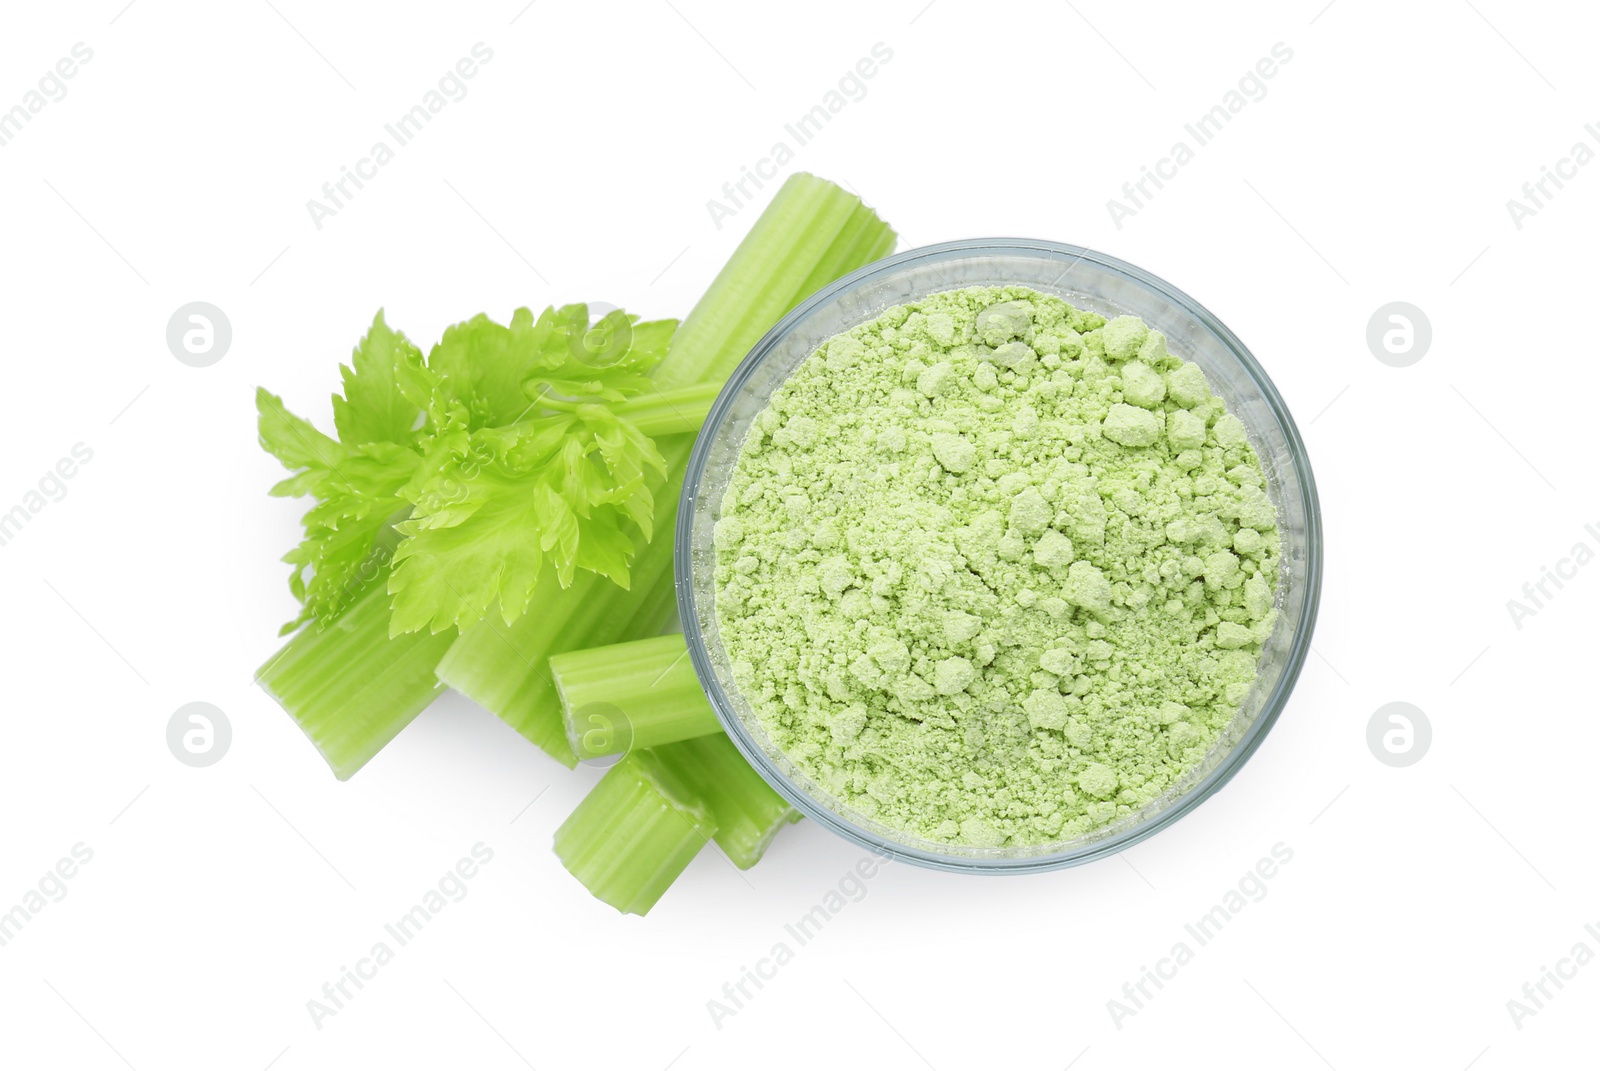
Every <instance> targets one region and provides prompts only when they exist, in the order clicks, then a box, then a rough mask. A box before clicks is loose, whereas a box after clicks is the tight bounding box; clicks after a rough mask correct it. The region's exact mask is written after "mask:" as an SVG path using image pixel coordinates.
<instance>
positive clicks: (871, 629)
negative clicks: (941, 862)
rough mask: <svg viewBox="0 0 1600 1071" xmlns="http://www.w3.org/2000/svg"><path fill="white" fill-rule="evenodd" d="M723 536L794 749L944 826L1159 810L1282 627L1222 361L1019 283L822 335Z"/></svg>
mask: <svg viewBox="0 0 1600 1071" xmlns="http://www.w3.org/2000/svg"><path fill="white" fill-rule="evenodd" d="M714 535H715V543H716V551H717V557H716V591H717V598H716V609H717V615H718V622H719V627H720V630H721V634H722V640H723V643H724V645H725V647H726V650H727V654H728V657H729V659H730V661H731V663H732V667H733V676H734V681H735V683H736V684H737V685H738V687H739V689H740V691H741V692H742V693H743V695H744V697H745V698H746V700H747V701H748V702H749V703H750V705H751V707H752V709H753V711H754V714H755V717H756V718H757V719H758V720H759V722H760V724H761V726H762V727H763V728H764V729H765V731H766V732H767V734H768V735H769V736H770V738H771V740H772V742H773V743H774V744H775V745H776V746H777V747H778V748H780V749H781V750H782V751H783V752H784V753H785V754H786V755H787V756H788V758H789V759H790V760H791V761H792V762H793V763H794V764H795V765H796V766H797V767H798V768H799V769H800V770H801V771H802V772H803V773H804V774H805V775H806V776H808V777H809V778H811V779H812V780H813V781H815V782H816V783H817V784H818V785H820V786H821V787H822V788H823V789H824V790H825V791H827V792H828V793H830V794H831V795H832V796H833V797H834V798H835V799H836V800H837V801H838V802H839V803H841V804H843V805H844V806H845V807H847V808H849V809H850V810H853V811H855V812H857V813H859V814H861V815H865V816H867V817H869V818H871V819H873V820H874V821H877V822H879V823H882V824H883V825H885V826H888V827H890V828H892V829H896V830H900V831H903V832H904V833H906V834H909V835H911V836H913V837H917V838H922V839H924V840H928V841H934V842H941V843H948V844H961V845H973V846H978V847H1000V846H1012V847H1015V846H1022V845H1039V844H1049V843H1053V842H1058V841H1063V840H1069V839H1072V838H1075V837H1078V836H1081V835H1083V834H1085V833H1088V832H1090V831H1092V830H1094V829H1097V828H1099V827H1101V826H1105V825H1107V824H1109V823H1111V822H1114V821H1116V820H1118V819H1119V818H1121V817H1123V816H1125V815H1128V814H1131V813H1132V812H1134V811H1136V810H1138V809H1139V808H1140V807H1142V806H1144V805H1145V804H1147V803H1149V802H1150V801H1152V800H1154V799H1155V798H1156V797H1158V796H1160V795H1161V793H1162V792H1163V791H1165V790H1166V789H1167V788H1168V787H1169V786H1171V785H1172V784H1173V783H1174V782H1175V781H1177V780H1178V779H1179V778H1181V777H1182V775H1183V774H1184V773H1185V772H1186V771H1187V770H1189V769H1190V768H1192V767H1193V766H1195V765H1196V764H1197V763H1198V762H1199V761H1200V760H1201V758H1202V757H1203V756H1204V755H1205V753H1206V751H1207V750H1208V749H1209V748H1210V746H1211V745H1212V743H1213V742H1214V741H1215V740H1216V739H1217V737H1218V735H1219V734H1220V733H1221V732H1222V730H1223V729H1224V728H1225V727H1226V726H1227V724H1228V723H1229V722H1230V721H1231V720H1232V719H1233V717H1234V715H1235V714H1236V713H1237V712H1238V709H1239V706H1240V703H1241V701H1242V700H1243V699H1244V696H1245V694H1246V693H1247V692H1248V691H1249V689H1250V686H1251V684H1252V682H1253V681H1254V680H1255V678H1256V672H1257V662H1258V659H1259V656H1260V652H1261V646H1262V644H1263V643H1264V642H1265V641H1266V639H1267V637H1268V635H1269V634H1270V632H1271V630H1272V627H1273V623H1274V620H1275V617H1276V611H1275V610H1274V608H1273V604H1274V600H1275V595H1276V590H1277V578H1278V556H1279V538H1278V529H1277V512H1276V510H1275V509H1274V507H1273V504H1272V502H1271V501H1270V500H1269V498H1268V496H1267V493H1266V491H1265V489H1264V479H1263V476H1262V470H1261V463H1260V460H1259V459H1258V458H1257V457H1256V454H1255V451H1254V450H1253V449H1252V448H1251V446H1250V443H1249V441H1248V439H1247V437H1246V434H1245V428H1244V425H1243V424H1242V423H1241V422H1240V421H1239V419H1238V418H1237V417H1235V416H1233V415H1232V414H1230V413H1229V412H1228V411H1227V407H1226V405H1225V404H1224V403H1223V402H1222V400H1221V399H1219V398H1217V397H1215V396H1214V395H1213V394H1212V393H1211V391H1210V389H1209V387H1208V386H1207V384H1206V379H1205V376H1204V374H1203V373H1202V372H1201V370H1200V368H1199V366H1198V365H1195V364H1193V363H1190V362H1184V361H1182V360H1181V359H1180V358H1178V357H1176V356H1174V355H1172V354H1170V353H1168V351H1167V346H1166V340H1165V338H1164V337H1163V336H1162V335H1161V333H1160V332H1158V331H1151V330H1149V329H1148V328H1147V327H1146V326H1145V324H1144V323H1143V322H1142V321H1141V320H1139V319H1137V318H1136V317H1132V316H1118V317H1116V318H1115V319H1113V320H1110V321H1109V322H1108V321H1107V320H1106V319H1105V318H1104V317H1102V316H1099V315H1097V314H1095V313H1091V312H1083V311H1080V310H1078V309H1075V308H1073V307H1072V306H1071V305H1069V304H1067V303H1066V302H1064V301H1062V300H1060V299H1058V298H1055V297H1050V296H1048V295H1045V294H1041V293H1037V292H1035V291H1033V290H1029V289H1026V288H1022V287H1000V288H983V287H972V288H968V289H964V290H955V291H949V292H946V293H940V294H934V295H931V296H929V297H927V298H925V299H923V300H921V301H918V302H916V303H915V304H909V305H898V306H895V307H893V308H891V309H888V310H887V311H886V312H884V313H883V314H882V315H880V316H879V317H878V318H877V319H875V320H873V321H871V322H869V323H865V324H862V325H861V326H859V327H856V328H853V329H851V330H850V331H847V332H845V333H844V334H841V335H837V336H835V337H834V338H831V339H829V340H828V341H827V342H826V343H824V344H823V345H822V346H821V347H820V348H819V349H818V350H817V352H816V353H814V354H812V355H811V356H810V357H808V358H807V359H806V360H805V361H804V362H803V363H802V364H801V365H800V366H799V367H798V368H797V369H796V370H795V371H794V373H793V374H792V375H791V376H790V377H789V379H788V380H787V381H786V382H785V383H784V384H783V385H782V386H781V387H780V388H779V389H778V390H777V391H776V392H775V393H774V394H773V396H772V399H771V401H770V403H769V405H768V406H767V408H766V409H765V410H763V411H762V412H761V413H760V414H759V415H758V416H757V417H756V420H755V422H754V424H753V425H752V427H751V429H750V431H749V434H748V436H747V438H746V440H745V442H744V444H743V446H742V449H741V452H740V454H739V457H738V460H737V463H736V465H735V470H734V473H733V476H732V481H731V483H730V485H729V487H728V491H727V495H726V497H725V498H724V499H723V502H722V512H721V519H720V520H718V521H717V524H716V527H715V530H714Z"/></svg>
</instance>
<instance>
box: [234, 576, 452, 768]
mask: <svg viewBox="0 0 1600 1071" xmlns="http://www.w3.org/2000/svg"><path fill="white" fill-rule="evenodd" d="M387 581H388V570H387V569H385V570H384V571H383V573H382V575H380V576H378V577H377V578H375V579H374V580H373V581H372V582H371V583H369V584H367V585H366V587H365V588H364V589H363V590H362V592H361V593H360V594H359V595H358V596H357V597H356V599H355V600H354V601H353V602H352V603H351V604H350V605H349V606H348V607H347V608H345V610H344V611H343V612H342V613H340V614H339V616H338V617H337V618H335V619H334V620H333V621H332V622H331V623H329V624H328V625H327V626H325V627H321V628H319V627H318V626H317V625H315V624H310V625H307V626H306V627H304V628H302V629H301V630H300V631H299V632H297V633H295V634H294V636H293V637H291V638H290V640H289V642H288V643H286V644H284V646H283V647H282V649H280V650H279V651H278V653H277V654H275V655H273V656H272V658H271V659H270V660H269V661H268V662H267V664H266V665H264V666H262V667H261V668H260V669H259V670H257V671H256V681H257V682H258V683H259V684H260V685H261V686H262V687H263V688H265V689H266V691H267V694H269V695H271V696H272V698H274V699H276V700H277V701H278V704H279V705H280V706H282V707H283V709H284V710H286V711H288V712H289V713H290V715H292V716H293V717H294V720H295V722H296V723H297V724H298V725H299V726H300V728H301V729H302V730H303V731H304V732H305V734H306V735H307V736H309V737H310V738H311V742H312V743H313V744H315V745H316V746H317V750H318V751H320V752H321V753H322V757H323V758H324V759H326V760H327V762H328V765H329V766H331V767H333V773H334V776H335V777H337V778H338V779H339V780H341V781H343V780H346V779H347V778H349V777H350V775H351V774H353V773H355V772H356V771H357V770H359V769H361V767H362V766H363V765H364V764H365V763H366V762H367V760H368V759H370V758H372V756H374V755H376V754H377V753H378V751H379V749H381V748H382V747H383V746H384V745H385V744H387V743H388V742H389V741H390V740H393V739H394V737H395V734H396V733H398V732H399V731H400V730H401V729H404V728H405V727H406V726H407V725H409V724H410V723H411V720H412V719H413V718H415V717H416V716H417V715H418V714H420V713H422V710H423V708H425V707H426V706H427V705H428V704H429V703H431V702H433V700H434V699H435V697H437V696H438V695H439V693H440V692H442V691H443V690H444V685H442V684H440V683H439V682H438V680H437V679H436V678H435V677H434V672H433V667H434V666H435V665H437V664H438V661H439V659H440V658H442V657H443V656H444V652H445V651H446V650H448V649H449V647H450V644H451V643H452V642H453V641H454V636H453V634H450V633H441V634H438V635H432V634H429V633H426V632H418V633H410V634H408V635H404V636H397V637H394V638H390V636H389V595H388V590H387Z"/></svg>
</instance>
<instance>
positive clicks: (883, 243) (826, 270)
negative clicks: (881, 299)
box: [653, 173, 895, 390]
mask: <svg viewBox="0 0 1600 1071" xmlns="http://www.w3.org/2000/svg"><path fill="white" fill-rule="evenodd" d="M894 243H895V233H894V231H893V230H891V229H890V227H889V225H888V224H886V223H884V222H883V221H882V220H880V219H879V218H878V216H877V213H875V212H873V211H872V209H870V208H868V207H867V206H866V205H864V204H862V203H861V200H860V198H858V197H856V196H855V195H854V194H852V193H850V192H849V191H848V190H844V189H840V188H839V187H838V186H835V185H834V184H833V183H831V182H829V181H828V180H826V179H821V178H818V177H817V176H815V175H808V174H805V173H800V174H795V175H791V176H789V178H788V180H787V181H785V182H784V184H783V186H782V187H780V188H779V190H778V192H777V194H776V195H775V196H774V197H773V199H772V203H771V204H770V205H768V206H767V209H766V211H764V212H762V213H761V217H760V218H759V219H757V220H756V222H755V225H754V226H753V227H751V228H750V233H749V234H747V235H746V236H745V238H744V241H742V242H740V243H739V247H738V248H737V249H735V250H734V251H733V255H732V256H731V257H729V258H728V262H727V263H726V264H725V265H723V267H722V271H721V272H719V273H718V274H717V278H716V280H715V281H714V282H712V284H711V289H709V290H707V291H706V294H705V296H704V297H703V298H701V299H700V302H699V304H697V305H695V307H694V309H693V310H692V311H691V312H690V313H689V315H688V316H687V317H685V318H684V321H683V323H681V324H679V325H678V331H677V333H676V334H675V335H674V336H673V338H672V346H671V347H670V348H669V349H668V351H667V357H666V360H664V361H663V362H662V363H661V365H660V367H659V368H657V369H656V372H655V375H654V377H653V378H654V379H655V381H656V382H657V383H659V384H660V385H661V387H662V389H664V390H665V389H670V388H673V387H682V386H688V385H690V384H693V383H699V382H704V381H706V380H714V381H716V382H719V383H720V382H722V381H723V380H726V379H727V378H728V376H730V375H732V374H733V370H734V368H735V367H736V366H737V365H738V364H739V362H740V361H741V360H743V359H744V356H745V354H747V353H749V352H750V349H751V347H753V346H754V345H755V344H756V343H757V342H758V341H760V339H761V336H762V335H764V334H766V333H767V332H768V331H770V330H771V329H772V325H773V324H775V323H777V322H778V321H779V320H780V319H782V318H783V316H784V314H785V313H787V312H788V311H789V310H790V309H792V308H794V307H795V306H796V305H798V304H800V302H801V301H803V300H805V299H806V298H808V297H810V296H811V295H812V294H814V293H816V292H817V291H818V290H820V289H822V288H823V287H824V286H826V285H828V284H829V283H831V282H833V281H834V280H835V279H838V278H839V277H840V276H843V275H848V274H849V273H850V272H852V271H855V270H856V269H857V268H859V267H862V266H864V265H866V264H870V263H872V262H873V261H874V260H877V259H879V258H880V257H882V256H884V255H886V254H887V253H888V252H889V251H890V250H892V249H893V248H894Z"/></svg>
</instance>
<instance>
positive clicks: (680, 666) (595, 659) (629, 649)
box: [550, 633, 722, 759]
mask: <svg viewBox="0 0 1600 1071" xmlns="http://www.w3.org/2000/svg"><path fill="white" fill-rule="evenodd" d="M550 673H551V675H552V676H553V677H554V679H555V686H556V694H557V695H558V696H559V697H560V699H561V717H562V722H563V724H565V726H566V729H567V744H568V746H570V747H571V748H572V750H573V752H574V753H575V754H576V755H577V756H578V758H579V759H596V758H599V757H601V756H602V755H615V754H617V753H619V752H625V751H630V750H634V749H638V748H647V747H655V746H657V745H658V744H670V743H673V742H675V741H678V740H687V739H689V738H691V737H695V736H705V735H706V734H707V733H717V732H721V731H722V724H721V723H720V722H718V721H717V715H716V714H715V713H714V712H713V711H712V709H711V704H710V703H709V702H707V701H706V694H705V692H704V691H703V690H702V689H701V687H700V678H699V677H697V676H696V675H695V672H694V664H693V663H691V662H690V661H689V648H688V647H687V646H686V645H685V644H684V642H683V636H682V635H681V634H679V633H673V634H671V635H667V636H653V637H651V638H650V639H646V640H633V641H632V642H630V643H614V644H610V645H609V646H606V647H590V648H587V649H586V650H581V651H567V652H564V653H562V654H558V655H552V656H551V658H550Z"/></svg>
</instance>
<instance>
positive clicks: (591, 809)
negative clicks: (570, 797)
mask: <svg viewBox="0 0 1600 1071" xmlns="http://www.w3.org/2000/svg"><path fill="white" fill-rule="evenodd" d="M715 832H716V822H715V820H714V819H713V817H712V815H711V812H710V810H709V809H708V808H707V806H706V805H705V804H704V803H701V802H700V800H699V799H698V798H697V797H696V795H695V793H694V792H693V791H692V790H690V789H689V787H688V786H687V785H686V784H685V783H684V781H683V779H682V778H681V777H680V776H679V775H678V773H677V771H676V770H674V769H673V768H672V766H671V765H670V764H668V763H665V762H663V761H662V760H661V759H660V758H658V757H657V756H656V754H655V753H654V752H650V751H638V752H634V753H633V754H631V755H628V756H627V757H626V758H624V759H623V760H622V761H621V762H619V763H617V764H616V765H615V766H613V767H612V768H611V769H609V770H607V771H606V775H605V776H604V777H602V778H601V779H600V781H599V783H598V784H596V785H595V786H594V788H592V789H590V791H589V794H588V795H587V796H585V797H584V798H583V802H582V803H580V804H578V807H577V809H576V810H575V811H573V812H572V814H570V815H569V816H568V817H567V820H566V821H565V822H563V823H561V828H560V829H557V830H556V835H555V851H556V855H557V856H558V857H559V858H560V859H561V863H562V865H563V866H565V867H566V868H567V870H568V871H569V872H570V873H571V874H572V876H573V877H575V878H577V879H578V880H579V881H580V882H582V883H583V885H584V888H586V889H588V890H589V891H590V892H591V893H593V894H594V895H595V896H596V897H597V898H598V899H600V900H603V901H605V902H606V903H608V904H610V905H611V906H612V907H614V908H616V909H617V910H618V911H621V912H623V913H625V914H630V915H643V914H645V913H646V912H648V911H649V910H650V909H651V908H652V907H654V906H655V903H656V901H657V900H659V899H661V894H662V893H664V892H666V891H667V888H668V886H670V885H671V884H672V883H673V882H674V881H676V880H677V877H678V875H679V874H682V873H683V871H684V868H685V867H687V866H688V865H689V862H690V860H692V859H693V858H694V857H695V855H696V854H697V853H698V852H699V851H700V849H701V848H703V847H705V844H706V841H707V840H708V839H709V838H710V837H711V836H712V835H713V834H714V833H715Z"/></svg>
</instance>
